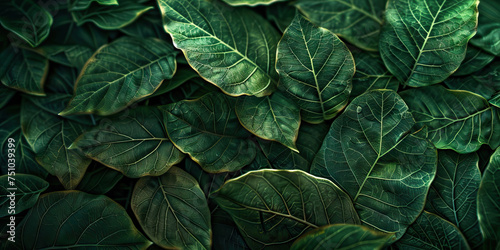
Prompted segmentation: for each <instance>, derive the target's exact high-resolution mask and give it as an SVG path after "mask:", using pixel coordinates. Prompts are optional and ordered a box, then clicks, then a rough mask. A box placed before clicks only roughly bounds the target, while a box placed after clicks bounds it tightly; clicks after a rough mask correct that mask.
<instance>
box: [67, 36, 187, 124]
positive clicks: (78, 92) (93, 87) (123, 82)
mask: <svg viewBox="0 0 500 250" xmlns="http://www.w3.org/2000/svg"><path fill="white" fill-rule="evenodd" d="M176 54H177V52H176V51H175V50H174V48H173V47H172V46H171V45H170V44H168V43H167V42H165V41H162V40H159V39H156V38H149V39H137V38H131V37H123V38H120V39H118V40H116V41H114V42H112V43H110V44H108V45H106V46H103V47H101V48H100V49H99V50H98V51H97V52H96V53H95V54H94V55H93V56H92V58H90V59H89V61H88V62H87V64H86V65H85V67H84V68H83V70H82V72H81V73H80V76H79V77H78V79H77V80H76V84H75V95H74V97H73V99H72V100H71V102H70V103H69V104H68V107H67V108H66V109H65V110H63V111H62V112H61V113H59V114H60V115H70V114H76V113H96V114H98V115H110V114H113V113H116V112H118V111H120V110H122V109H124V108H125V107H127V106H128V105H130V104H132V103H133V102H135V101H137V100H140V99H142V98H144V97H146V96H149V95H151V94H153V92H155V91H156V89H157V88H158V87H159V86H160V84H161V82H162V81H163V80H164V79H170V78H172V76H173V75H174V72H175V69H176V66H177V65H176V61H175V55H176Z"/></svg>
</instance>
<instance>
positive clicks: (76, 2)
mask: <svg viewBox="0 0 500 250" xmlns="http://www.w3.org/2000/svg"><path fill="white" fill-rule="evenodd" d="M92 2H97V3H99V4H101V5H118V1H117V0H69V1H68V10H70V11H74V10H84V9H87V8H88V7H89V6H90V4H92Z"/></svg>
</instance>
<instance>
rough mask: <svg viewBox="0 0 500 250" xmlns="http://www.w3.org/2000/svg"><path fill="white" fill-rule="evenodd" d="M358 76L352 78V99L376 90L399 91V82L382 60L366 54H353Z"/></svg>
mask: <svg viewBox="0 0 500 250" xmlns="http://www.w3.org/2000/svg"><path fill="white" fill-rule="evenodd" d="M353 56H354V62H355V63H356V74H354V77H353V78H352V92H351V98H352V99H353V98H355V97H357V96H359V95H361V94H363V93H365V92H368V91H370V90H374V89H391V90H394V91H397V90H398V88H399V80H398V79H397V78H396V77H395V76H393V75H392V74H391V73H390V72H389V70H387V69H386V68H385V65H384V62H383V61H382V58H380V56H378V55H373V54H367V53H365V52H357V53H356V52H353Z"/></svg>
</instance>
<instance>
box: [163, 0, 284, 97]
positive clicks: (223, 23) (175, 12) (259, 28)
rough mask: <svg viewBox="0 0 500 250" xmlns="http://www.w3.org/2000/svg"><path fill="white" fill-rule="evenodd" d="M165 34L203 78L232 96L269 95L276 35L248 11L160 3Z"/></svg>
mask: <svg viewBox="0 0 500 250" xmlns="http://www.w3.org/2000/svg"><path fill="white" fill-rule="evenodd" d="M158 4H159V6H160V9H161V12H162V15H163V25H164V27H165V30H166V31H167V32H168V33H170V35H171V36H172V39H173V40H174V44H175V47H177V48H178V49H181V50H182V51H183V52H184V54H185V56H186V59H187V60H188V62H189V64H190V65H191V67H193V68H194V69H195V70H196V71H197V72H198V73H199V74H200V76H201V77H203V78H204V79H206V80H207V81H209V82H211V83H213V84H215V85H216V86H217V87H219V88H220V89H222V91H224V92H225V93H227V94H229V95H233V96H239V95H255V96H259V97H260V96H265V95H269V94H271V93H272V92H273V91H274V89H275V88H276V86H277V78H278V76H277V74H276V71H275V69H274V63H275V57H276V45H277V44H278V40H279V38H280V37H279V34H278V32H277V31H276V30H275V29H274V28H273V27H272V26H271V24H269V23H268V22H267V21H266V20H265V19H264V18H262V17H261V16H259V15H258V14H256V13H254V12H252V11H251V10H249V9H246V8H232V7H229V6H227V5H226V4H223V3H221V2H219V1H218V0H215V1H208V0H158Z"/></svg>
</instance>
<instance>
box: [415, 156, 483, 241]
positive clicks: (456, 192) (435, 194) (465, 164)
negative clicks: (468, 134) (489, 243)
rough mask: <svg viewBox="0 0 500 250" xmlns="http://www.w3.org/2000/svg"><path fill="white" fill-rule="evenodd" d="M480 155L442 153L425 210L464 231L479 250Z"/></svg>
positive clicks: (468, 239) (480, 238)
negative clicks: (478, 195) (478, 197)
mask: <svg viewBox="0 0 500 250" xmlns="http://www.w3.org/2000/svg"><path fill="white" fill-rule="evenodd" d="M478 161H479V157H478V156H477V154H475V153H473V154H466V155H463V154H458V153H455V152H453V151H451V150H440V151H438V165H437V171H436V179H434V181H433V182H432V185H431V189H430V190H429V194H428V195H427V203H426V206H425V210H426V211H429V212H431V213H434V214H437V215H439V216H441V217H443V218H444V219H446V220H448V221H449V222H451V223H453V224H454V225H455V226H457V227H458V229H460V232H462V233H463V234H464V235H465V237H466V239H467V241H468V242H469V245H470V246H471V247H472V248H473V249H475V248H477V247H479V246H480V245H481V243H482V237H481V231H480V229H479V223H478V220H477V208H476V204H477V190H478V189H479V183H480V181H481V172H480V171H479V167H478Z"/></svg>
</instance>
